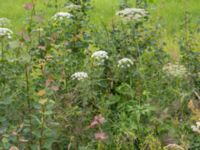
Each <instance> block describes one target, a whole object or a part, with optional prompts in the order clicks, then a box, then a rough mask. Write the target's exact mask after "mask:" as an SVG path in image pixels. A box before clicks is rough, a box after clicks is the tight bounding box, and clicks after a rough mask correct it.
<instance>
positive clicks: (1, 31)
mask: <svg viewBox="0 0 200 150" xmlns="http://www.w3.org/2000/svg"><path fill="white" fill-rule="evenodd" d="M12 34H13V32H12V31H11V30H10V29H8V28H0V37H7V38H9V39H10V38H11V36H12Z"/></svg>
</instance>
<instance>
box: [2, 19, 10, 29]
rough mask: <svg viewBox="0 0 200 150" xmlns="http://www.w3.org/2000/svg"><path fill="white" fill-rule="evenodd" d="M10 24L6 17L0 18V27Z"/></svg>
mask: <svg viewBox="0 0 200 150" xmlns="http://www.w3.org/2000/svg"><path fill="white" fill-rule="evenodd" d="M9 24H10V20H9V19H7V18H0V27H5V26H7V25H9Z"/></svg>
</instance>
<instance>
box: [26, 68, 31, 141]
mask: <svg viewBox="0 0 200 150" xmlns="http://www.w3.org/2000/svg"><path fill="white" fill-rule="evenodd" d="M25 78H26V94H27V95H26V96H27V105H28V115H29V124H30V137H31V138H32V119H31V112H32V111H31V100H30V94H29V91H30V89H29V84H30V83H29V71H28V64H26V71H25ZM30 142H31V143H32V140H31V141H30Z"/></svg>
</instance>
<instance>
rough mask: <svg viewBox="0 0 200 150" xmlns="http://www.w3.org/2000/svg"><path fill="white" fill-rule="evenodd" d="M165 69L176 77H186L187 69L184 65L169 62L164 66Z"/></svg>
mask: <svg viewBox="0 0 200 150" xmlns="http://www.w3.org/2000/svg"><path fill="white" fill-rule="evenodd" d="M163 71H164V72H166V73H167V74H168V75H171V76H174V77H180V78H181V77H184V76H185V75H186V74H187V69H186V68H185V67H184V66H183V65H179V64H172V63H168V64H166V65H165V66H164V67H163Z"/></svg>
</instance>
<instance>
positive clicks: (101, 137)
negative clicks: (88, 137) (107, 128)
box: [95, 132, 108, 141]
mask: <svg viewBox="0 0 200 150" xmlns="http://www.w3.org/2000/svg"><path fill="white" fill-rule="evenodd" d="M95 139H96V140H99V141H104V140H106V139H108V136H107V135H106V133H105V132H97V133H95Z"/></svg>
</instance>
